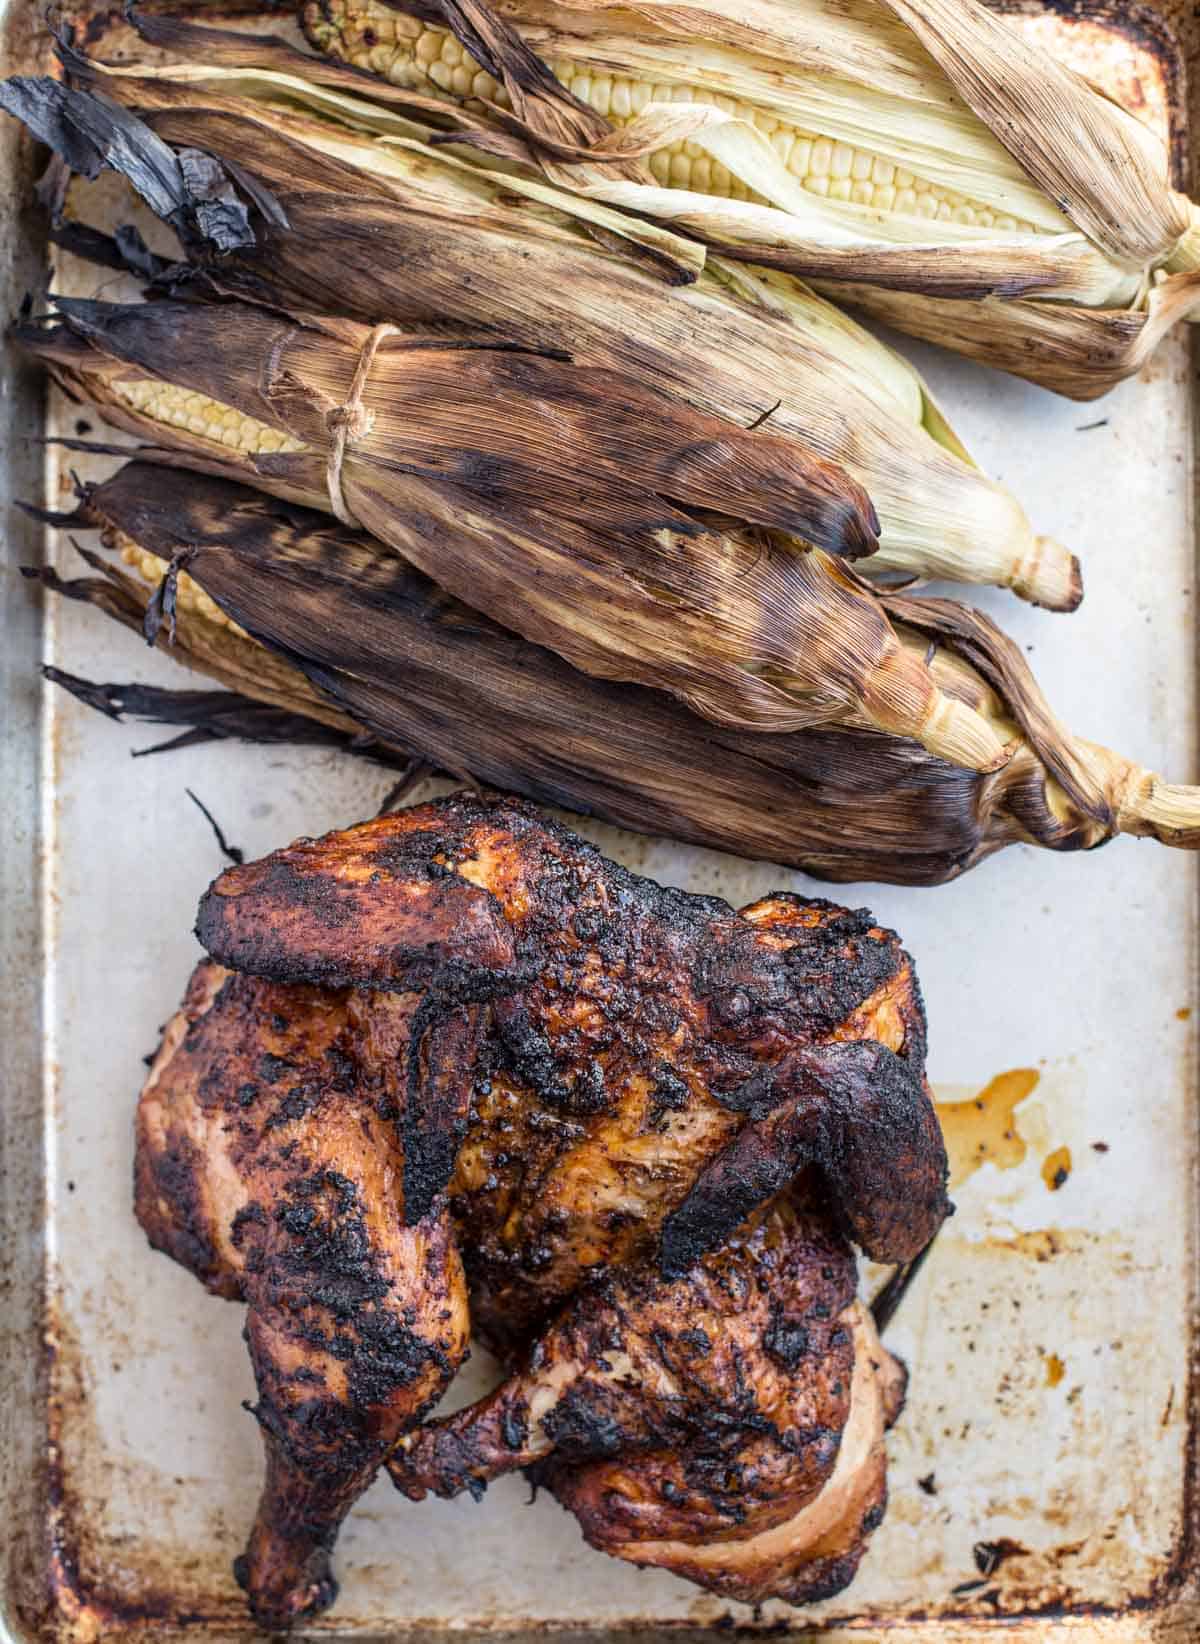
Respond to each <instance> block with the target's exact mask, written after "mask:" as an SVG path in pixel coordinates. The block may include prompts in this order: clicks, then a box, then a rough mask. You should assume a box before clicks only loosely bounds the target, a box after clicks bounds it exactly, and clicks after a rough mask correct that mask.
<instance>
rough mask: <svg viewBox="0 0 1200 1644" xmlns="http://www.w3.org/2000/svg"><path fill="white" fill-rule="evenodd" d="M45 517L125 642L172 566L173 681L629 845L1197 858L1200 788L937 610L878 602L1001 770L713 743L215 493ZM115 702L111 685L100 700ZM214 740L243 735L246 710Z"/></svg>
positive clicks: (899, 752)
mask: <svg viewBox="0 0 1200 1644" xmlns="http://www.w3.org/2000/svg"><path fill="white" fill-rule="evenodd" d="M57 522H58V523H59V524H63V525H67V526H72V527H76V528H88V527H98V528H100V529H101V530H102V532H103V536H104V541H105V542H106V544H107V545H108V547H109V548H110V549H112V550H114V552H115V553H116V554H117V555H119V556H120V557H121V558H122V559H123V560H125V561H126V562H127V563H129V564H132V565H133V566H134V567H135V569H136V571H137V574H138V577H139V578H140V579H141V581H140V590H139V588H138V584H137V583H136V582H135V579H134V578H131V577H130V576H129V575H128V574H127V573H125V572H123V571H121V570H118V569H117V568H116V567H113V568H112V570H111V571H110V576H111V577H112V578H113V581H114V582H116V583H117V584H119V588H120V598H119V599H118V598H116V597H115V596H114V593H113V586H112V583H110V582H106V581H104V580H103V579H101V578H93V579H87V580H85V581H82V582H80V583H76V584H70V585H68V591H74V592H75V593H76V594H77V595H78V597H82V598H85V599H88V600H90V601H91V602H92V603H95V604H98V605H100V606H101V607H102V608H104V609H106V610H107V611H108V612H109V614H110V615H115V616H118V617H119V618H121V619H122V620H125V621H126V622H128V623H131V624H133V625H136V624H137V622H138V621H139V620H140V616H141V611H142V610H143V609H144V607H145V606H146V605H147V603H148V602H149V601H150V599H151V595H152V592H153V591H155V590H156V589H158V588H159V587H160V586H161V583H162V580H163V578H164V577H165V576H166V575H167V574H168V566H169V565H174V566H175V567H176V571H175V572H174V573H173V575H174V578H175V580H176V582H177V598H176V621H177V639H176V654H177V655H178V656H179V657H180V660H182V661H183V662H185V663H186V664H188V665H190V666H193V667H199V668H200V669H201V670H202V671H204V672H207V673H212V674H215V675H217V676H218V677H220V678H222V679H223V680H226V681H228V682H232V683H233V684H235V686H236V687H237V688H239V689H241V690H242V691H244V692H247V693H248V694H250V695H252V696H255V697H258V698H259V699H261V700H263V701H266V702H277V701H286V704H287V705H288V706H289V707H292V706H294V705H295V703H296V702H297V701H298V700H299V699H300V698H301V697H302V695H303V693H304V692H306V691H308V692H312V693H313V694H314V695H315V696H316V697H317V699H318V700H319V701H320V702H321V703H322V704H323V705H324V722H325V723H326V724H333V725H336V726H339V727H345V726H348V725H349V726H358V727H361V728H362V730H363V731H364V732H368V733H370V735H371V736H373V737H374V738H376V739H377V740H376V749H377V748H378V744H379V743H382V744H383V745H384V748H385V749H386V748H391V749H393V750H397V751H398V752H397V757H398V759H402V757H403V751H413V752H416V753H420V754H424V755H427V756H428V757H429V758H430V759H431V760H432V761H433V762H434V763H435V764H436V765H437V766H438V767H440V768H441V769H443V770H446V771H448V772H450V773H451V774H453V775H456V776H458V777H460V778H461V777H473V778H475V779H477V780H480V781H483V782H485V783H488V784H492V785H495V786H497V787H500V788H505V789H512V790H515V791H516V792H519V793H522V794H524V795H526V796H527V797H530V798H532V799H535V800H537V801H539V802H541V803H547V804H554V805H561V806H564V807H566V808H568V809H572V810H576V811H585V812H589V813H592V814H595V815H598V816H600V817H603V818H605V819H607V820H609V821H611V822H615V823H618V824H620V825H622V826H626V827H632V828H637V829H641V830H643V831H649V832H652V833H663V834H668V835H673V836H674V837H675V838H678V839H684V840H688V841H691V842H694V843H697V844H702V845H708V846H711V847H714V848H716V849H720V850H729V851H734V852H736V853H737V854H738V855H743V856H751V857H760V858H764V859H770V860H774V861H777V862H782V863H784V864H786V865H789V866H794V867H801V868H805V869H808V870H809V871H810V872H813V873H817V874H821V875H823V876H826V877H829V878H833V879H839V880H849V879H871V880H885V881H892V882H895V883H900V884H932V883H937V882H940V881H943V880H946V879H951V878H954V877H956V876H957V875H958V874H960V873H962V872H964V871H965V870H966V869H967V868H969V867H971V866H972V865H973V864H974V863H976V862H978V861H980V860H981V859H982V858H984V857H986V856H988V855H990V854H991V853H992V852H993V851H995V850H998V849H1000V848H1001V847H1002V846H1004V845H1006V844H1010V843H1014V842H1018V841H1025V842H1032V843H1036V844H1040V845H1044V846H1048V847H1050V848H1051V849H1055V850H1081V849H1087V848H1089V847H1091V846H1093V845H1097V844H1100V843H1102V842H1103V841H1104V840H1106V839H1108V838H1111V837H1112V836H1113V835H1114V834H1116V833H1121V832H1126V833H1133V834H1141V835H1146V836H1151V837H1155V838H1158V839H1160V840H1162V841H1163V842H1164V843H1167V844H1173V845H1182V846H1189V847H1195V846H1197V845H1200V790H1197V789H1187V788H1172V787H1168V786H1166V785H1164V784H1162V783H1161V782H1160V781H1159V780H1158V778H1157V777H1153V776H1151V775H1150V774H1149V773H1148V772H1146V771H1144V770H1142V769H1140V768H1139V767H1138V766H1136V765H1133V764H1131V763H1130V762H1128V761H1127V760H1124V759H1121V758H1119V757H1118V756H1117V755H1115V754H1113V753H1110V752H1109V751H1108V750H1106V749H1103V748H1099V747H1096V746H1094V745H1093V744H1090V743H1086V742H1082V741H1080V740H1078V739H1076V738H1073V737H1072V736H1071V735H1070V734H1069V733H1068V732H1067V731H1066V730H1064V728H1063V727H1062V726H1061V725H1060V724H1059V723H1058V722H1057V721H1056V720H1055V718H1054V717H1053V715H1052V714H1051V713H1050V711H1049V709H1048V708H1047V706H1046V703H1045V701H1044V699H1043V697H1042V695H1041V693H1040V691H1039V690H1038V688H1037V685H1036V683H1035V681H1034V680H1033V678H1032V676H1031V675H1030V673H1029V669H1028V667H1027V665H1026V663H1025V661H1024V659H1023V658H1022V656H1021V653H1020V651H1019V650H1018V648H1017V647H1016V646H1014V645H1013V644H1012V643H1011V642H1010V641H1008V640H1007V639H1005V638H1004V636H1003V635H1002V634H1001V633H1000V632H999V630H998V629H996V628H995V627H994V626H993V625H992V624H991V623H990V622H989V621H988V620H987V619H986V618H984V617H982V616H979V615H978V614H977V613H975V612H972V611H969V610H967V609H966V608H965V607H963V606H959V605H955V604H953V603H951V602H949V601H945V600H933V599H913V598H901V597H897V598H895V599H894V600H891V601H889V604H890V608H891V610H892V612H893V614H894V616H895V618H896V621H897V624H898V630H899V633H900V635H901V642H902V644H903V645H904V647H905V648H906V649H907V650H908V651H909V652H910V653H911V654H914V655H924V654H925V653H926V652H927V651H928V650H929V649H930V648H931V647H934V648H935V651H936V654H935V657H934V661H933V664H932V666H933V669H934V672H935V674H936V675H937V677H938V679H939V682H940V684H941V686H942V688H943V689H944V690H946V691H947V692H953V693H954V694H955V695H956V697H957V698H958V699H960V700H961V701H962V702H963V703H964V704H968V705H969V706H970V708H971V710H972V711H973V712H976V713H978V714H980V715H981V716H983V717H985V718H986V719H988V721H989V722H990V723H991V724H992V725H993V726H994V727H995V729H996V733H997V734H998V735H1000V736H1003V737H1005V738H1006V739H1007V738H1011V739H1012V740H1013V742H1014V744H1015V752H1014V754H1013V757H1012V759H1010V760H1009V762H1008V763H1007V764H1006V765H1005V766H1004V767H1003V769H1001V770H999V771H996V772H993V773H990V774H980V773H975V772H969V771H964V770H962V769H960V768H958V767H955V766H953V765H950V764H947V763H946V762H945V761H943V760H940V759H937V758H935V757H934V756H932V755H930V754H929V753H927V752H926V751H925V750H923V749H922V748H920V747H919V746H918V745H917V744H915V743H913V742H911V741H903V740H900V739H898V738H896V737H891V736H882V735H879V734H878V733H875V732H871V731H865V730H861V729H856V728H853V727H832V726H831V727H827V728H823V729H821V730H809V731H801V732H792V733H787V734H782V735H778V736H771V737H764V736H762V735H757V734H755V733H753V732H746V731H741V730H734V729H729V728H724V727H719V726H714V725H711V724H708V723H706V722H705V721H703V720H701V719H699V718H698V717H697V716H696V715H694V714H692V713H690V712H689V711H688V710H687V709H686V708H684V707H683V706H682V705H681V704H679V703H675V702H672V701H671V700H670V699H669V698H668V697H666V696H664V695H662V694H661V693H660V692H657V691H650V690H645V689H643V688H640V687H636V686H625V685H615V684H612V683H609V682H606V681H603V680H597V679H592V678H588V677H587V676H586V675H584V674H580V673H577V672H575V671H574V670H572V669H571V668H569V667H568V666H567V665H566V664H565V663H563V662H561V661H560V660H559V659H558V658H557V657H555V656H553V655H552V654H551V653H550V652H548V651H546V650H543V649H542V648H541V647H539V646H535V645H530V644H527V643H526V642H524V641H522V640H520V639H517V638H516V637H514V636H513V635H512V634H510V633H507V632H505V631H504V630H503V629H501V628H499V627H498V626H496V625H495V624H494V623H492V622H489V621H488V620H487V619H485V618H481V617H479V616H478V615H477V614H476V613H475V612H474V611H471V610H469V609H468V608H467V607H466V606H464V605H462V604H460V603H459V602H458V601H455V600H451V599H448V598H447V597H446V596H445V595H444V594H443V593H442V592H441V591H440V590H439V589H437V588H436V587H435V586H434V585H433V584H432V583H431V582H429V580H428V579H427V578H425V577H424V576H422V575H421V574H420V573H419V572H417V571H416V570H414V569H413V568H412V567H411V566H409V565H407V564H406V563H405V562H404V561H403V560H402V559H401V558H399V557H398V556H397V555H395V554H393V553H391V552H390V551H388V550H386V549H384V548H382V547H381V546H380V545H379V544H377V543H375V542H373V541H372V540H371V539H370V538H369V537H367V536H365V535H363V534H361V533H357V532H352V531H348V530H346V529H344V528H342V527H341V526H338V525H335V524H334V523H333V522H332V521H329V520H328V519H325V518H323V517H321V516H319V515H317V514H314V513H307V512H304V511H300V510H297V509H296V508H295V507H293V506H290V505H289V506H285V505H281V504H279V503H277V502H275V501H274V500H273V499H271V498H269V497H265V496H262V495H260V494H258V493H256V492H251V491H247V490H246V489H245V488H243V487H241V486H237V485H233V484H230V483H229V482H227V481H223V480H216V479H209V478H202V477H200V476H197V475H194V474H182V473H179V472H175V471H171V470H165V469H150V468H147V467H146V466H145V465H144V464H141V463H134V464H130V465H129V466H127V467H126V468H124V469H123V470H121V471H120V472H119V473H118V474H117V475H115V476H114V477H113V478H112V479H110V480H107V481H106V482H104V483H103V484H102V485H99V486H97V487H93V488H91V489H90V490H89V491H88V492H86V493H85V495H84V497H83V500H82V502H81V504H80V507H79V509H78V511H77V513H76V514H75V515H74V516H72V517H70V518H65V517H59V518H58V521H57ZM181 564H186V569H185V570H180V569H178V567H179V566H180V565H181ZM193 579H194V581H193ZM201 595H202V596H203V597H201ZM206 601H210V602H212V603H207V602H206ZM214 613H216V614H214ZM222 623H225V624H228V625H229V626H228V627H227V628H226V629H225V630H224V637H223V638H217V637H215V635H214V630H215V629H218V628H219V627H220V625H221V624H222ZM247 634H252V635H254V636H256V640H257V641H261V646H260V644H258V643H256V640H255V639H250V638H248V637H246V635H247ZM160 643H162V640H161V639H160ZM262 646H265V647H267V648H268V649H269V651H270V653H271V655H269V656H268V655H267V653H266V652H265V651H264V650H263V649H262V648H261V647H262ZM255 658H258V659H260V661H259V663H256V661H255ZM268 663H269V664H270V665H271V666H270V667H268V666H265V664H268ZM281 673H282V674H285V675H286V676H287V678H288V680H289V682H290V683H289V684H288V685H287V686H286V687H282V686H281V685H280V674H281ZM76 689H79V690H81V691H82V692H83V694H85V696H87V692H86V689H85V688H84V687H81V686H79V685H78V684H77V685H76ZM87 699H89V700H95V692H93V693H92V694H91V696H90V697H88V698H87ZM114 700H115V701H116V702H118V703H119V702H120V700H121V695H120V693H119V692H118V691H116V690H114V689H112V688H110V689H109V690H108V691H106V692H104V693H103V694H102V696H101V698H100V705H101V706H102V707H104V708H105V709H106V711H108V709H109V708H110V707H111V706H112V704H113V702H114ZM301 711H305V712H307V711H310V710H308V709H302V710H301ZM331 712H332V717H330V714H331ZM167 717H171V716H170V715H169V714H168V716H167ZM196 720H197V716H196V714H195V712H194V711H192V712H191V713H190V722H191V723H193V724H194V723H196ZM221 723H222V725H223V726H229V725H232V726H233V727H234V728H236V725H237V715H236V713H235V714H232V715H226V716H224V717H223V718H222V720H221Z"/></svg>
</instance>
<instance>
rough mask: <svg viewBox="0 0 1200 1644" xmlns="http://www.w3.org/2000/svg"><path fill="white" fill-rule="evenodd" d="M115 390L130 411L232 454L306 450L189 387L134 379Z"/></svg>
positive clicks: (153, 380) (256, 420)
mask: <svg viewBox="0 0 1200 1644" xmlns="http://www.w3.org/2000/svg"><path fill="white" fill-rule="evenodd" d="M112 391H113V392H114V393H115V394H116V396H117V398H118V399H119V400H122V401H123V402H124V403H125V404H126V405H128V406H129V407H130V409H131V410H133V411H137V412H138V413H139V414H140V415H141V416H143V417H152V418H153V419H154V421H155V422H165V423H169V424H170V425H171V427H172V428H182V429H183V430H185V432H187V433H189V434H197V435H199V436H200V437H201V438H202V439H209V440H215V441H216V443H217V444H218V445H226V446H228V447H229V449H230V450H231V451H245V452H247V453H250V454H254V455H257V454H259V453H262V452H276V451H303V450H305V449H306V447H305V446H304V444H303V442H302V441H301V440H297V439H293V438H292V436H291V435H290V434H280V433H279V432H277V430H276V429H274V428H271V427H269V426H268V425H267V424H266V423H265V422H259V421H258V419H257V418H255V417H247V416H245V415H243V413H242V412H241V411H235V410H234V409H233V407H232V406H229V405H222V404H221V402H220V400H210V399H209V398H208V396H207V395H206V394H198V393H195V392H194V391H193V390H192V389H190V388H177V387H176V386H175V385H174V384H173V383H166V382H158V381H156V380H155V379H154V378H152V377H151V378H145V379H143V378H134V379H131V380H126V381H117V382H114V383H113V384H112Z"/></svg>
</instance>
